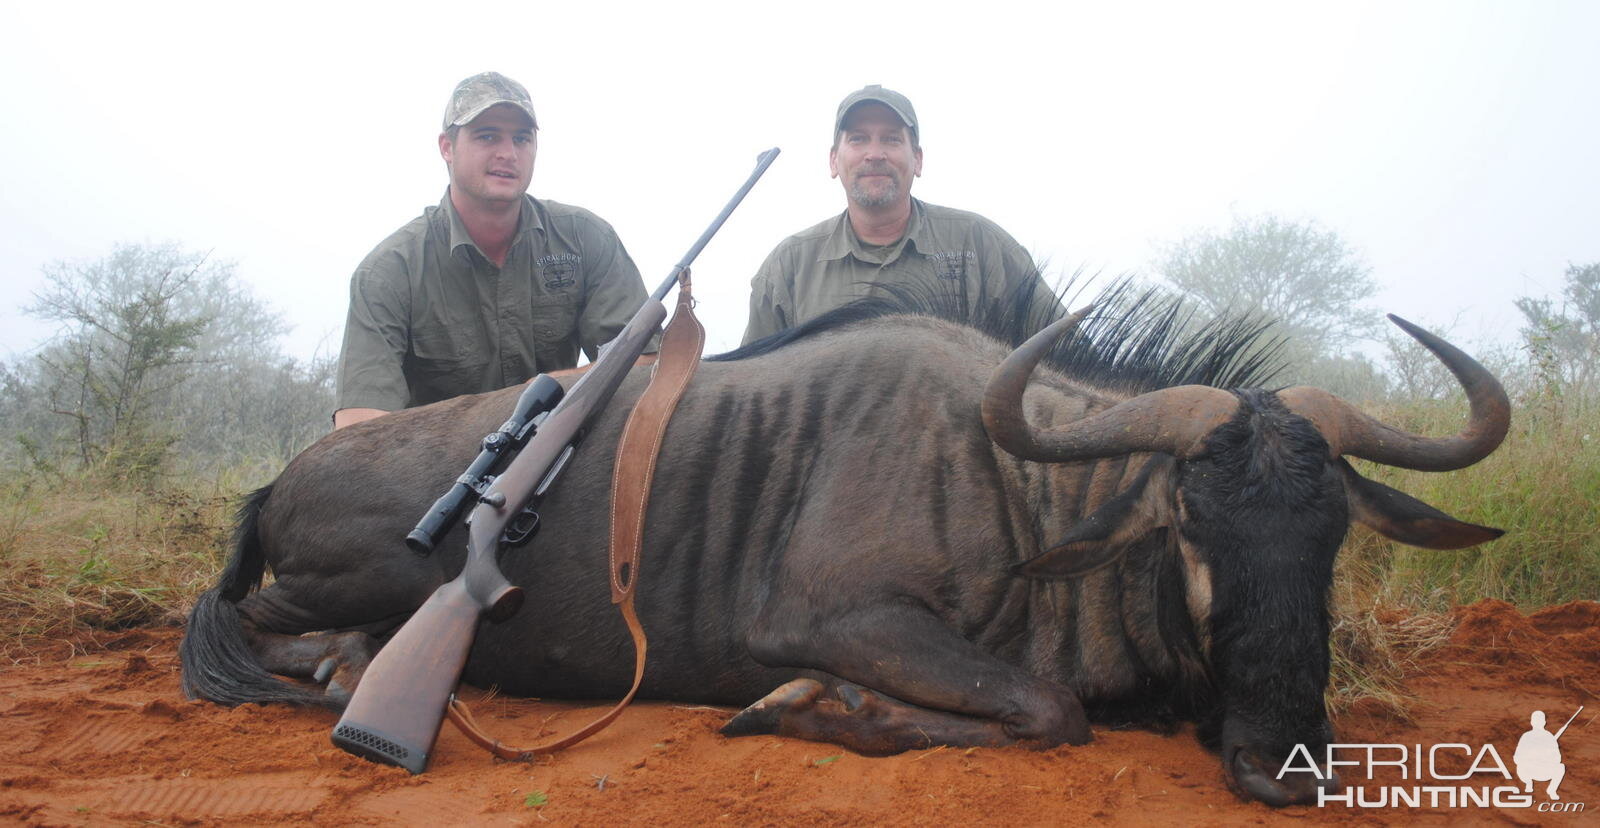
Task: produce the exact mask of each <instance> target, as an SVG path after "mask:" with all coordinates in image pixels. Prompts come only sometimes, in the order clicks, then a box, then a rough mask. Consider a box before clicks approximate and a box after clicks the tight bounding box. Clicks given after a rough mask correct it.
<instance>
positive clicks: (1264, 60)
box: [0, 2, 1600, 360]
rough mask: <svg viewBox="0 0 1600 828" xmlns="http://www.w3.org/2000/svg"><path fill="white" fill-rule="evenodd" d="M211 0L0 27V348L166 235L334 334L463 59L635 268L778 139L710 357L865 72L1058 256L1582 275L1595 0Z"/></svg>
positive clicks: (1589, 195)
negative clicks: (1217, 248)
mask: <svg viewBox="0 0 1600 828" xmlns="http://www.w3.org/2000/svg"><path fill="white" fill-rule="evenodd" d="M222 5H223V4H215V5H212V4H207V5H172V4H118V5H105V6H96V5H91V6H88V7H78V6H70V7H69V6H66V5H64V4H63V5H59V6H52V7H51V8H48V9H46V8H44V4H30V5H28V6H11V7H9V8H8V10H7V11H6V12H5V13H4V19H5V21H6V22H5V25H4V26H0V29H3V30H4V32H5V33H4V34H3V35H0V37H3V40H4V48H0V104H3V106H4V111H5V112H6V113H8V117H7V122H8V124H9V126H10V128H9V129H7V130H6V131H5V133H4V135H3V137H0V142H3V145H4V151H3V152H0V158H3V159H4V160H3V161H0V164H3V176H0V182H3V187H4V190H3V192H4V195H3V196H0V210H3V212H0V221H3V226H4V227H5V230H4V234H5V244H4V245H3V246H0V267H3V268H4V273H5V278H4V280H0V359H6V360H13V359H17V358H19V357H22V356H24V355H26V354H28V353H31V352H32V350H33V349H34V348H36V347H37V345H38V344H39V342H40V341H41V340H42V339H43V338H45V337H47V336H48V335H49V334H50V333H51V328H50V327H49V326H48V325H45V324H44V323H40V322H38V321H35V320H31V319H28V318H25V317H23V316H22V315H21V314H20V313H19V311H18V308H19V306H21V305H23V304H26V303H27V302H28V301H29V299H30V296H31V294H32V292H33V291H35V290H38V289H39V288H40V287H41V286H42V284H43V282H42V277H41V274H40V269H41V267H42V266H43V265H45V264H46V263H48V262H52V261H56V260H69V261H71V260H89V259H94V258H98V257H101V256H104V255H106V254H107V253H109V252H110V249H111V246H112V245H113V244H114V243H117V242H142V241H150V242H162V241H168V240H171V241H177V242H179V243H182V244H183V245H185V246H187V247H189V248H191V249H194V250H201V251H205V250H209V251H212V254H213V255H214V256H215V257H218V258H221V259H228V260H233V261H236V262H237V263H238V273H239V275H240V276H242V277H243V278H244V279H245V280H246V281H247V282H248V283H249V284H250V285H251V286H252V287H253V289H254V290H255V291H256V293H257V294H258V295H259V296H261V297H262V298H264V299H266V300H267V301H268V302H270V303H271V304H272V305H273V306H274V307H276V308H278V309H280V310H282V311H283V312H284V313H285V314H286V316H287V318H288V319H289V321H290V322H292V323H293V325H294V329H293V331H292V333H291V334H290V336H289V337H288V338H287V339H286V340H285V346H286V349H287V350H288V351H289V352H290V353H292V354H295V355H297V356H302V357H303V356H309V355H311V354H312V353H314V352H316V351H318V349H321V351H322V352H323V353H329V354H331V353H336V352H337V349H338V343H339V336H340V332H341V330H342V326H343V322H344V314H345V308H346V303H347V301H348V287H349V278H350V274H351V272H352V271H353V269H354V268H355V266H356V265H357V264H358V263H359V262H360V260H361V259H362V257H363V256H364V255H365V254H366V253H367V252H368V251H369V250H370V249H371V248H372V247H373V246H374V245H375V244H377V243H378V242H379V241H380V240H381V239H382V238H384V237H385V236H386V235H388V234H389V233H390V232H392V231H393V230H395V229H396V228H398V227H399V226H401V225H402V224H404V223H405V222H406V221H408V220H409V219H411V218H413V217H414V216H416V215H417V214H418V213H419V212H420V211H421V209H422V208H423V207H424V206H427V205H430V204H435V203H437V202H438V200H439V198H440V196H441V195H442V194H443V192H444V186H445V171H444V166H443V163H442V162H441V161H440V159H439V156H438V150H437V146H436V137H437V134H438V129H439V116H440V113H441V112H442V110H443V107H444V102H445V98H446V97H447V96H448V94H449V92H450V90H451V88H452V87H453V86H454V85H455V83H456V82H457V81H459V80H460V79H461V78H463V77H465V76H467V75H470V74H473V73H476V72H479V71H483V70H485V69H494V70H497V71H500V72H503V73H505V74H507V75H510V76H512V77H514V78H517V79H518V80H520V81H522V82H523V83H524V84H525V85H526V86H527V87H528V88H529V90H530V91H531V92H532V94H533V99H534V105H535V108H536V109H537V110H538V113H539V121H540V126H541V132H540V136H539V150H538V162H537V166H536V168H535V171H534V180H533V187H532V192H533V194H534V195H535V196H538V197H544V198H553V199H556V200H559V201H564V202H567V203H572V204H578V205H582V206H584V207H587V208H589V209H591V210H594V211H595V212H596V213H598V214H599V215H600V216H602V217H603V218H605V219H607V220H608V221H610V222H611V223H612V224H613V225H614V226H615V227H616V229H617V231H618V233H619V234H620V235H621V237H622V239H623V242H624V244H625V245H626V246H627V248H628V250H629V252H630V253H631V254H632V256H633V258H634V260H635V262H637V263H638V265H639V267H640V270H641V271H642V273H643V275H644V278H645V281H646V283H647V284H649V285H651V286H654V285H655V284H657V283H658V282H659V281H660V280H661V279H663V278H664V277H665V276H666V274H667V272H668V271H669V269H670V268H671V266H672V264H673V263H674V262H676V261H677V259H678V258H679V256H680V255H681V254H682V253H683V251H684V250H685V249H687V247H688V246H689V244H690V243H691V242H692V241H693V240H694V239H695V238H696V237H697V236H698V235H699V233H700V231H701V230H702V229H703V227H704V226H705V225H706V223H708V222H709V221H710V219H711V218H712V217H713V216H714V215H715V213H716V211H717V210H718V209H719V208H720V207H721V205H722V204H723V203H724V202H725V201H726V199H727V198H728V197H729V195H731V193H732V191H733V189H734V188H735V187H736V186H737V185H738V184H739V183H740V182H741V181H742V180H743V179H744V176H745V175H746V174H747V173H748V172H749V170H750V168H751V165H752V164H753V162H754V159H755V156H756V154H757V153H758V152H760V151H761V150H763V149H765V148H767V147H769V146H774V145H776V146H780V147H782V148H783V150H784V153H783V156H782V157H781V158H779V160H778V162H777V164H776V165H775V166H774V167H773V169H772V170H771V171H770V172H769V173H768V175H767V178H766V179H765V180H764V181H763V182H762V183H761V184H760V185H759V186H758V187H757V189H756V190H755V191H754V192H752V194H751V196H750V197H749V198H748V199H747V200H746V202H745V205H744V206H743V207H742V208H741V209H740V211H739V212H738V213H736V214H735V215H734V217H733V218H732V220H730V222H729V223H728V225H727V226H726V227H725V228H724V229H723V231H722V234H721V235H720V236H719V237H718V238H717V239H716V240H714V241H713V242H712V244H711V246H710V247H709V248H707V250H706V252H705V254H704V255H703V256H702V257H701V260H700V262H699V263H698V264H697V266H696V267H695V275H696V279H695V283H696V289H697V294H698V296H699V297H700V300H701V305H700V316H701V318H702V319H703V320H705V322H706V324H707V328H708V331H709V334H710V338H709V341H708V343H707V352H708V353H710V352H715V351H719V350H725V349H726V348H729V347H732V346H733V345H736V344H737V342H738V338H739V336H740V334H741V333H742V331H743V327H744V317H745V311H746V307H747V301H748V295H749V281H750V277H751V276H753V275H754V273H755V270H756V268H757V266H758V265H759V264H760V262H761V260H762V258H763V257H764V256H765V255H766V254H767V252H768V251H769V250H770V249H771V248H772V247H773V246H774V245H775V244H777V243H778V241H780V240H781V239H782V238H783V237H784V236H786V235H788V234H790V233H793V232H795V231H797V230H800V229H802V228H804V227H808V226H810V225H811V224H814V223H816V222H817V221H820V220H822V219H823V218H825V217H827V216H830V215H834V214H837V213H838V212H839V211H840V210H842V209H843V206H844V200H843V195H842V191H841V189H840V187H839V185H838V183H837V182H836V181H833V180H831V179H830V178H829V177H828V170H827V150H828V146H829V140H830V138H831V135H830V132H829V128H830V126H831V120H832V116H833V110H834V107H835V106H836V105H837V103H838V101H839V99H840V98H841V97H843V96H844V95H845V94H846V93H847V92H849V91H851V90H853V89H856V88H858V87H860V86H862V85H864V84H867V83H882V84H884V85H886V86H890V87H892V88H895V89H898V90H900V91H902V92H904V93H906V94H907V95H908V96H909V97H910V98H911V100H912V101H913V103H914V104H915V106H916V107H917V111H918V114H919V116H920V118H921V121H922V124H923V127H922V131H923V145H924V149H925V152H926V159H925V167H924V176H923V178H921V179H919V180H917V182H916V184H915V187H914V188H913V194H914V195H917V196H918V197H921V198H923V199H924V200H927V201H930V202H933V203H937V204H944V205H947V206H951V207H958V208H962V209H968V210H973V211H976V212H979V213H982V214H984V215H986V216H988V217H989V218H991V219H994V220H995V221H996V222H998V223H999V224H1000V225H1001V226H1002V227H1005V228H1006V229H1007V230H1009V231H1010V232H1011V234H1012V235H1014V236H1015V237H1016V238H1017V239H1018V240H1019V241H1021V242H1022V243H1023V244H1024V245H1025V246H1026V247H1028V248H1029V250H1030V251H1032V252H1033V253H1034V254H1035V256H1038V257H1041V258H1045V259H1048V260H1049V262H1050V264H1051V267H1052V269H1053V270H1054V271H1056V272H1061V271H1070V270H1073V269H1076V268H1079V267H1085V268H1087V269H1088V270H1089V271H1094V272H1103V273H1105V274H1108V275H1113V274H1119V273H1122V272H1127V271H1141V272H1142V271H1145V270H1147V269H1148V266H1149V264H1150V262H1151V261H1152V260H1153V259H1154V258H1155V256H1156V253H1157V247H1156V246H1157V245H1158V244H1160V243H1163V242H1169V241H1173V240H1176V239H1178V238H1181V237H1183V236H1184V235H1186V234H1188V233H1191V232H1193V231H1195V230H1197V229H1201V228H1204V227H1219V226H1224V225H1226V224H1227V223H1228V222H1229V221H1230V219H1231V217H1232V216H1233V215H1235V214H1241V215H1252V216H1253V215H1260V214H1263V213H1273V214H1277V215H1282V216H1285V217H1289V218H1294V219H1316V220H1318V221H1320V222H1321V223H1323V224H1324V225H1325V226H1327V227H1329V228H1331V229H1333V230H1335V231H1337V232H1338V233H1339V234H1340V235H1341V236H1342V237H1343V238H1344V239H1345V240H1346V241H1347V242H1348V243H1349V244H1350V245H1351V246H1352V247H1354V248H1355V249H1356V250H1358V251H1359V252H1360V253H1361V255H1362V256H1363V258H1364V259H1365V261H1366V262H1367V263H1368V264H1370V265H1371V267H1372V268H1373V276H1374V278H1375V279H1376V280H1377V281H1378V283H1379V284H1380V285H1381V286H1382V288H1381V290H1380V291H1379V293H1378V294H1377V295H1376V296H1374V297H1373V299H1372V302H1371V306H1372V307H1373V308H1375V309H1377V310H1381V311H1386V312H1394V313H1398V314H1400V315H1402V316H1407V317H1409V318H1411V319H1413V320H1416V321H1422V322H1425V323H1431V324H1435V325H1438V326H1439V327H1448V326H1449V324H1450V323H1451V322H1452V321H1455V320H1457V319H1459V322H1458V323H1457V325H1456V327H1455V333H1456V336H1458V337H1459V338H1461V339H1464V340H1466V341H1468V342H1471V341H1474V340H1475V339H1477V338H1481V337H1497V338H1502V339H1504V338H1509V337H1510V336H1512V335H1513V334H1514V333H1515V330H1516V327H1517V323H1518V317H1517V314H1516V312H1515V310H1514V309H1513V308H1512V307H1511V301H1512V299H1513V298H1515V297H1517V296H1520V295H1527V294H1533V295H1545V294H1553V293H1554V292H1556V291H1557V290H1558V289H1559V286H1560V283H1561V274H1562V271H1563V270H1564V269H1565V267H1566V265H1567V263H1568V262H1578V263H1583V262H1591V261H1595V260H1600V199H1597V198H1596V193H1600V165H1597V164H1596V163H1595V161H1594V156H1595V146H1596V145H1600V128H1597V127H1600V94H1597V92H1596V80H1597V79H1600V49H1596V48H1595V46H1594V36H1595V33H1596V32H1597V31H1600V5H1596V4H1586V3H1526V4H1522V3H1518V4H1513V3H1509V2H1507V3H1371V4H1366V3H1351V2H1329V3H1315V4H1310V3H1295V4H1288V3H1259V4H1258V3H1223V4H1188V3H1183V4H1165V3H1162V4H1118V5H1117V6H1116V7H1115V8H1114V9H1111V8H1102V6H1105V5H1109V4H1092V5H1086V6H1082V7H1078V6H1074V5H1064V6H1063V7H1062V8H1061V9H1059V10H1054V11H1044V12H1041V11H1039V10H1038V9H1036V8H1034V7H1032V6H1025V5H1020V4H1017V5H1012V4H1008V3H983V4H971V3H964V4H948V5H944V4H919V3H901V4H890V5H884V4H862V5H858V6H851V5H843V4H842V5H837V6H832V7H823V6H815V5H812V4H807V5H800V4H793V5H789V6H787V7H780V6H776V5H764V6H762V8H765V9H767V10H766V11H760V12H757V11H753V10H752V9H754V8H756V6H754V5H745V4H732V3H729V4H716V5H711V4H695V3H684V4H661V5H662V7H657V6H644V5H631V4H608V5H603V4H591V5H590V6H589V7H588V8H585V9H584V10H581V11H580V10H575V9H562V10H556V11H551V10H547V9H543V8H538V9H535V8H534V4H527V6H518V7H512V6H507V5H505V4H500V5H496V6H493V7H488V6H485V7H482V8H477V7H468V6H465V5H458V6H455V7H451V8H445V9H443V10H442V11H439V10H434V11H431V12H428V13H426V14H425V13H424V12H423V11H422V10H420V9H421V8H422V7H419V9H418V10H410V9H408V8H407V7H403V6H397V5H394V4H384V5H382V6H372V7H363V8H359V9H354V10H351V9H347V8H344V7H342V4H341V5H336V4H328V3H323V4H309V5H296V4H285V3H279V4H263V5H260V6H257V7H252V10H250V11H236V10H232V9H231V8H224V7H222ZM540 5H543V4H540ZM569 5H576V4H569ZM435 8H436V6H435Z"/></svg>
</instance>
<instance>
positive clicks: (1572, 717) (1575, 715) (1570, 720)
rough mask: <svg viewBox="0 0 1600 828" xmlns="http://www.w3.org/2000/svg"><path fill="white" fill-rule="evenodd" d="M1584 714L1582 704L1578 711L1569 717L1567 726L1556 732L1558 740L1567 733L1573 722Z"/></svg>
mask: <svg viewBox="0 0 1600 828" xmlns="http://www.w3.org/2000/svg"><path fill="white" fill-rule="evenodd" d="M1582 712H1583V705H1581V704H1580V705H1578V709H1577V710H1574V711H1572V715H1571V716H1568V717H1567V724H1564V725H1562V726H1561V729H1560V730H1558V731H1556V738H1557V739H1560V738H1561V734H1563V733H1566V732H1567V725H1570V724H1572V720H1573V719H1576V718H1578V714H1579V713H1582Z"/></svg>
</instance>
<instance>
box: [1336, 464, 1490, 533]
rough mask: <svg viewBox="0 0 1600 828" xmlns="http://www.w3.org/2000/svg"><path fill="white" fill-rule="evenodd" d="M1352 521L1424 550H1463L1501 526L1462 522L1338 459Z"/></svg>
mask: <svg viewBox="0 0 1600 828" xmlns="http://www.w3.org/2000/svg"><path fill="white" fill-rule="evenodd" d="M1339 466H1340V469H1339V470H1340V472H1342V473H1343V474H1344V490H1345V497H1346V499H1347V500H1348V501H1349V503H1350V517H1351V519H1352V520H1355V521H1356V522H1358V523H1360V524H1361V525H1363V526H1365V527H1367V528H1368V529H1371V530H1373V531H1374V532H1377V533H1379V534H1381V535H1383V536H1385V537H1388V538H1391V539H1393V540H1397V541H1399V542H1401V543H1405V544H1410V545H1411V546H1420V547H1422V548H1424V549H1465V548H1467V547H1469V546H1477V545H1478V544H1480V543H1484V542H1485V541H1492V540H1494V539H1495V538H1498V537H1500V536H1501V535H1504V534H1505V530H1504V529H1494V528H1491V527H1488V526H1479V525H1478V524H1476V523H1465V522H1462V521H1459V520H1456V519H1455V518H1453V517H1451V516H1449V515H1447V514H1445V513H1444V512H1441V511H1439V510H1438V509H1435V508H1433V507H1432V506H1429V505H1428V504H1426V503H1423V502H1422V501H1420V500H1418V499H1416V498H1414V497H1412V496H1411V495H1408V494H1406V493H1405V492H1402V491H1400V490H1398V489H1391V488H1389V487H1388V486H1385V485H1383V484H1382V483H1379V482H1377V481H1376V480H1368V479H1366V478H1365V477H1362V476H1361V475H1359V474H1357V473H1356V470H1355V469H1353V468H1351V467H1350V463H1349V461H1347V460H1345V459H1344V458H1342V457H1341V458H1339Z"/></svg>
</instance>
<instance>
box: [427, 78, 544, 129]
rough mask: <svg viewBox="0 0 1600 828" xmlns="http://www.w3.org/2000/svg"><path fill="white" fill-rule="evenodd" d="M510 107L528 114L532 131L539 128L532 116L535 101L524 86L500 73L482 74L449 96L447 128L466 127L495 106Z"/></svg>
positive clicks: (461, 85) (445, 116)
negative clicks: (505, 105) (531, 122)
mask: <svg viewBox="0 0 1600 828" xmlns="http://www.w3.org/2000/svg"><path fill="white" fill-rule="evenodd" d="M503 103H508V104H511V105H512V106H514V107H516V108H518V109H520V110H522V111H523V112H526V113H528V120H530V121H533V128H534V129H538V128H539V119H538V117H536V116H535V115H534V114H533V99H532V98H529V97H528V90H527V89H524V88H523V86H522V84H520V83H517V82H516V81H514V80H512V79H510V78H508V77H506V76H505V75H502V74H500V73H499V72H481V73H479V74H476V75H473V76H472V77H470V78H467V79H466V80H464V81H462V82H460V83H458V84H456V91H454V92H452V93H450V103H448V104H446V105H445V108H444V128H445V129H447V130H448V129H449V128H451V127H455V126H463V125H465V124H469V123H471V122H472V119H473V118H476V117H478V116H479V115H482V114H483V112H484V110H486V109H488V108H489V107H491V106H494V105H495V104H503Z"/></svg>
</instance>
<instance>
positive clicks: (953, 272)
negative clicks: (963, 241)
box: [928, 250, 978, 281]
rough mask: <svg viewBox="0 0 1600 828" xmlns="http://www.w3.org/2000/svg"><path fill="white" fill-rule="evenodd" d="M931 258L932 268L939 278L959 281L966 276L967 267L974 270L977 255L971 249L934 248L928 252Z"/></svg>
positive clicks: (976, 264) (976, 265)
mask: <svg viewBox="0 0 1600 828" xmlns="http://www.w3.org/2000/svg"><path fill="white" fill-rule="evenodd" d="M928 258H930V259H932V260H933V269H934V272H935V273H938V274H939V278H941V279H950V280H952V281H961V280H962V279H965V278H966V275H967V271H968V269H969V268H970V269H973V270H976V269H977V267H978V255H977V254H976V253H973V252H972V251H971V250H935V251H934V252H932V253H930V254H928Z"/></svg>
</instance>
